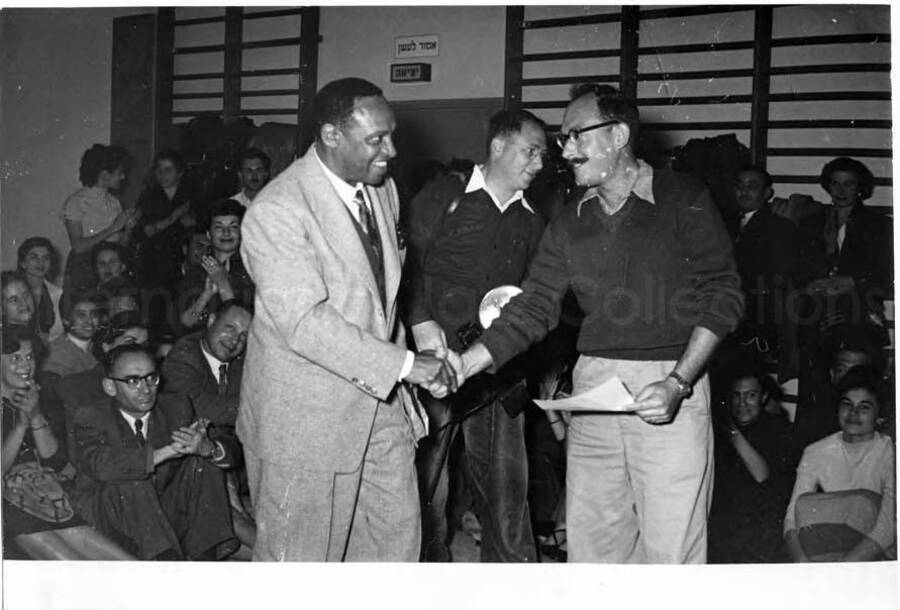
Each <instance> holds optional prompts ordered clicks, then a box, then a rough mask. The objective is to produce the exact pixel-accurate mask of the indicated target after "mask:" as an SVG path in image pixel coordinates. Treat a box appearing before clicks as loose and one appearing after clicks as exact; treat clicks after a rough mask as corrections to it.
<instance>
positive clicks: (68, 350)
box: [42, 292, 105, 378]
mask: <svg viewBox="0 0 900 610" xmlns="http://www.w3.org/2000/svg"><path fill="white" fill-rule="evenodd" d="M104 305H105V303H104V301H103V299H102V298H101V296H100V295H99V294H98V293H96V292H75V293H71V294H70V293H66V294H63V297H62V299H61V301H60V310H61V311H60V313H61V314H62V319H63V328H64V329H65V331H66V332H65V334H63V335H62V336H60V337H57V338H56V339H55V340H53V341H51V342H50V345H49V346H48V348H47V359H46V361H45V362H44V365H43V369H42V373H43V375H44V378H46V376H47V375H56V376H57V377H65V376H66V375H73V374H75V373H80V372H82V371H86V370H87V369H89V368H91V367H92V366H94V365H95V364H97V359H96V358H94V354H93V345H92V343H91V342H92V340H93V338H94V334H96V332H97V330H98V328H99V326H100V315H101V311H102V310H103V308H104Z"/></svg>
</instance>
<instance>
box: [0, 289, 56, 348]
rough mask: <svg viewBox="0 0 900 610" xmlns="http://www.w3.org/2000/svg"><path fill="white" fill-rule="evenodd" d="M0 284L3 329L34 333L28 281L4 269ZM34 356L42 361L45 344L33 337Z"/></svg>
mask: <svg viewBox="0 0 900 610" xmlns="http://www.w3.org/2000/svg"><path fill="white" fill-rule="evenodd" d="M0 285H2V295H3V310H2V312H0V313H2V317H0V320H2V323H3V328H4V329H21V330H26V331H28V332H30V333H34V331H35V324H34V317H35V316H34V296H33V295H32V293H31V290H30V289H29V288H28V282H27V280H25V278H24V277H22V275H21V274H20V273H18V272H16V271H4V272H3V273H0ZM32 347H33V348H34V353H35V357H36V358H37V360H38V362H39V363H40V362H43V360H44V356H45V354H46V351H47V348H46V345H45V344H44V343H43V342H42V341H41V340H40V338H39V337H35V341H34V345H33V346H32Z"/></svg>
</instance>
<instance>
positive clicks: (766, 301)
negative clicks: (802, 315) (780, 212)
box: [734, 208, 800, 325]
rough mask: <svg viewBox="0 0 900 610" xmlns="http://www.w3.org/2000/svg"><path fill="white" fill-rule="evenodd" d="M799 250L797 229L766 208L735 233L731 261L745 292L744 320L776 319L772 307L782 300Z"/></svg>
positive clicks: (792, 273) (789, 282)
mask: <svg viewBox="0 0 900 610" xmlns="http://www.w3.org/2000/svg"><path fill="white" fill-rule="evenodd" d="M799 253H800V251H799V244H798V233H797V228H796V227H795V226H794V224H793V223H792V222H791V221H789V220H787V219H785V218H782V217H780V216H776V215H775V214H773V213H772V212H771V211H770V210H768V209H765V208H763V209H761V210H758V211H757V212H756V213H755V214H754V215H753V217H752V218H751V219H750V220H749V222H747V225H746V226H745V227H744V228H743V229H742V230H740V231H739V232H738V234H737V236H736V238H735V243H734V260H735V262H736V263H737V268H738V273H739V274H740V276H741V289H742V290H743V291H744V294H745V295H746V312H745V319H746V320H748V321H750V322H751V323H753V324H755V325H759V324H765V323H769V322H771V321H773V320H776V319H779V318H776V317H775V315H776V311H775V307H778V306H779V304H781V306H783V304H784V303H785V302H786V296H787V292H788V290H789V288H790V286H791V284H792V283H793V280H794V276H795V274H796V272H797V266H798V263H799V258H798V257H799ZM779 293H780V298H779ZM779 317H782V316H779Z"/></svg>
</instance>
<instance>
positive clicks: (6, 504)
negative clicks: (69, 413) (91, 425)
mask: <svg viewBox="0 0 900 610" xmlns="http://www.w3.org/2000/svg"><path fill="white" fill-rule="evenodd" d="M33 342H34V338H33V337H32V336H31V335H29V334H28V333H27V332H25V331H17V330H10V329H8V328H4V333H3V337H2V356H0V395H2V402H3V422H2V425H3V446H2V460H0V462H2V471H3V536H4V538H5V539H6V540H7V541H10V540H12V541H13V542H14V543H15V546H17V547H19V549H20V550H21V551H22V552H24V553H25V554H26V555H27V556H28V557H30V558H32V559H43V560H47V559H58V560H78V559H97V560H106V561H111V560H125V561H127V560H133V559H135V557H133V556H132V555H130V554H128V553H126V552H125V551H124V550H122V549H121V548H120V547H119V546H118V545H116V544H115V543H114V542H113V541H112V540H110V539H109V538H107V537H106V536H104V535H103V534H101V533H100V532H98V531H97V530H95V529H94V528H92V527H90V526H88V525H86V524H85V523H84V522H83V521H82V520H81V519H79V518H78V516H76V515H75V513H74V510H73V509H72V507H71V503H70V501H69V497H68V489H69V488H71V476H70V475H71V474H72V473H74V468H72V467H71V466H70V465H69V464H68V462H67V461H66V459H65V457H63V453H62V451H61V449H62V447H61V443H60V441H59V439H58V438H57V437H56V435H55V434H54V432H53V429H52V428H51V426H50V424H49V422H48V421H47V418H46V417H45V415H44V413H43V410H42V405H41V401H40V388H39V387H38V385H37V384H36V383H35V382H34V374H35V368H36V367H35V358H34V349H33ZM4 546H5V547H6V550H7V552H8V551H9V546H8V545H4Z"/></svg>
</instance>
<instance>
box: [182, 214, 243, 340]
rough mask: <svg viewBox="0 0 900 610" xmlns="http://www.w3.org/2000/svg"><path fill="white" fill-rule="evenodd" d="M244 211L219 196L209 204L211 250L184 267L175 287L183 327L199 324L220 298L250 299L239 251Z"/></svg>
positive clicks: (191, 328)
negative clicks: (183, 272) (188, 266)
mask: <svg viewBox="0 0 900 610" xmlns="http://www.w3.org/2000/svg"><path fill="white" fill-rule="evenodd" d="M244 212H245V208H244V207H243V206H242V205H241V204H239V203H238V202H236V201H234V200H233V199H222V200H220V201H217V202H216V203H215V204H213V205H212V206H211V208H210V223H209V228H208V230H207V236H208V237H209V242H210V245H211V247H212V252H211V254H209V255H206V256H204V257H203V258H202V260H201V264H200V265H198V266H195V267H192V268H190V269H188V272H187V274H186V275H185V277H184V279H183V280H182V282H181V284H180V288H179V291H178V294H179V296H178V302H179V307H180V308H181V309H180V311H181V324H182V325H183V326H184V328H185V329H189V330H193V329H197V328H200V327H201V323H202V322H204V321H205V320H206V317H207V316H208V315H209V314H210V312H213V311H215V310H216V308H217V307H218V306H219V304H220V303H221V302H222V301H227V300H229V299H235V298H236V299H238V300H240V301H241V302H242V303H247V304H249V303H253V294H254V286H253V281H252V280H251V279H250V275H249V274H248V273H247V271H246V270H245V269H244V263H243V261H242V260H241V254H240V247H241V220H242V219H243V217H244Z"/></svg>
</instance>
